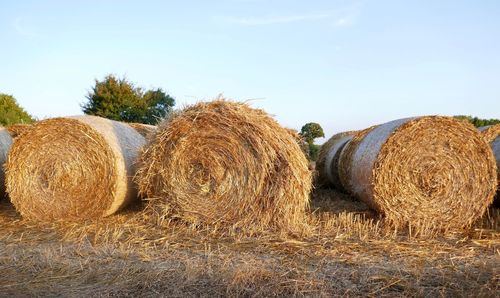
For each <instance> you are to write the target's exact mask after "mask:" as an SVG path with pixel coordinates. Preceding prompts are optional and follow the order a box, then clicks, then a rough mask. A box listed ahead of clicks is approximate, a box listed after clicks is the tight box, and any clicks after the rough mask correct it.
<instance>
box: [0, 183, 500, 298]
mask: <svg viewBox="0 0 500 298" xmlns="http://www.w3.org/2000/svg"><path fill="white" fill-rule="evenodd" d="M312 208H313V210H314V212H312V213H311V214H310V215H309V216H308V221H309V222H310V223H311V224H312V225H313V226H314V229H312V230H311V231H309V232H308V233H305V234H303V235H287V234H282V233H264V234H261V235H258V236H251V235H246V234H245V233H241V232H238V231H237V230H235V231H233V232H232V233H231V232H227V233H224V234H220V233H218V232H216V231H214V230H213V229H199V228H194V227H193V226H190V225H186V224H182V223H181V222H178V221H177V222H175V221H170V222H166V221H159V220H154V219H152V218H151V217H154V216H155V215H154V214H153V213H151V212H150V210H147V209H143V207H142V206H135V210H126V211H125V212H124V213H121V214H119V215H115V216H112V217H108V218H103V219H100V220H99V221H97V222H92V223H85V224H70V223H60V222H55V223H50V224H49V223H47V224H35V223H32V222H30V221H27V220H25V219H22V218H21V217H20V216H19V215H18V214H17V213H16V212H15V210H14V208H13V206H12V205H10V204H9V203H8V202H7V201H5V200H4V201H2V202H1V203H0V226H1V227H2V229H0V272H2V274H1V275H0V292H1V293H2V294H3V295H5V296H16V297H20V296H21V297H22V296H106V297H107V296H133V297H141V296H148V297H149V296H174V297H185V296H231V297H236V296H244V297H249V296H326V297H331V296H349V297H352V296H363V297H366V296H377V297H389V296H391V297H392V296H400V297H402V296H405V297H408V296H410V297H416V296H420V297H422V296H427V297H429V296H431V297H435V296H443V297H467V296H469V297H470V296H474V297H495V296H496V295H497V293H498V291H499V290H500V289H499V285H500V280H499V276H500V272H499V269H498V268H500V266H499V265H500V261H499V260H500V258H499V256H500V221H499V220H500V212H498V209H492V211H491V213H490V214H489V216H488V217H486V218H484V220H483V221H481V222H478V223H477V224H476V226H475V228H474V229H473V230H471V231H470V232H469V233H466V234H449V235H448V236H446V237H439V238H434V239H422V238H414V237H412V236H411V235H410V234H409V233H408V232H402V231H400V232H399V233H396V232H395V231H394V230H391V229H389V228H386V227H384V226H383V224H382V223H381V222H380V221H378V220H377V219H376V217H375V216H374V214H373V212H372V211H370V209H369V208H368V207H367V206H366V205H365V204H363V203H361V202H356V201H355V200H353V199H352V198H349V197H348V196H346V195H344V194H341V193H338V192H335V191H334V190H318V191H317V192H316V193H315V194H314V197H313V207H312ZM160 222H161V224H154V223H160Z"/></svg>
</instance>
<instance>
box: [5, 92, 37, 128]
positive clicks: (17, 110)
mask: <svg viewBox="0 0 500 298" xmlns="http://www.w3.org/2000/svg"><path fill="white" fill-rule="evenodd" d="M34 121H35V120H34V119H33V117H31V115H30V114H28V113H27V112H26V111H25V110H24V109H23V108H22V107H21V106H19V104H18V103H17V101H16V99H15V98H14V97H13V96H12V95H8V94H3V93H0V124H1V125H3V126H9V125H12V124H17V123H24V124H29V123H33V122H34Z"/></svg>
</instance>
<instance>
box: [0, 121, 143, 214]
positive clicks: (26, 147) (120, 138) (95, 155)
mask: <svg viewBox="0 0 500 298" xmlns="http://www.w3.org/2000/svg"><path fill="white" fill-rule="evenodd" d="M144 143H145V140H144V138H143V137H142V136H141V135H140V134H139V133H137V132H136V131H135V130H134V129H132V128H130V127H129V126H128V125H126V124H123V123H120V122H116V121H112V120H108V119H104V118H99V117H93V116H80V117H72V118H54V119H48V120H44V121H39V122H37V123H36V124H34V125H33V126H32V128H31V129H29V130H28V131H26V132H24V133H22V134H21V135H19V136H18V137H17V138H15V140H14V144H13V145H12V149H11V151H10V153H9V156H8V160H7V163H6V184H7V191H8V193H9V196H10V199H11V201H12V202H13V204H14V205H15V206H16V209H17V210H18V211H19V212H20V213H21V214H22V215H23V216H25V217H27V218H31V219H36V220H39V221H49V222H51V221H53V220H59V219H64V220H83V219H88V218H95V217H101V216H107V215H110V214H113V213H114V212H116V211H117V210H119V209H120V208H122V207H124V206H126V205H127V204H128V203H129V202H131V201H133V200H135V199H136V198H137V191H136V190H135V187H134V185H133V183H132V178H131V177H133V175H134V174H135V162H136V158H137V154H138V152H139V148H140V146H142V145H143V144H144Z"/></svg>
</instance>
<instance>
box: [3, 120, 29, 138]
mask: <svg viewBox="0 0 500 298" xmlns="http://www.w3.org/2000/svg"><path fill="white" fill-rule="evenodd" d="M31 127H32V125H31V124H21V123H18V124H12V125H9V126H8V127H7V130H8V131H9V133H10V135H11V136H12V137H13V138H16V137H17V136H19V135H20V134H22V133H24V132H26V131H28V130H30V129H31Z"/></svg>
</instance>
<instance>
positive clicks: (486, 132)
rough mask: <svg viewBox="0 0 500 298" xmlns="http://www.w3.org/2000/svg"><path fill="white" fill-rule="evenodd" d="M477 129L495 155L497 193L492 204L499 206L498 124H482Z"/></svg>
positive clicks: (499, 125)
mask: <svg viewBox="0 0 500 298" xmlns="http://www.w3.org/2000/svg"><path fill="white" fill-rule="evenodd" d="M479 130H480V131H481V132H482V134H483V136H484V137H485V138H486V141H487V142H488V143H489V144H490V146H491V149H492V150H493V154H494V155H495V160H496V162H497V180H498V184H497V195H496V197H495V201H494V205H495V206H496V207H500V188H498V185H500V124H496V125H490V126H483V127H480V128H479Z"/></svg>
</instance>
